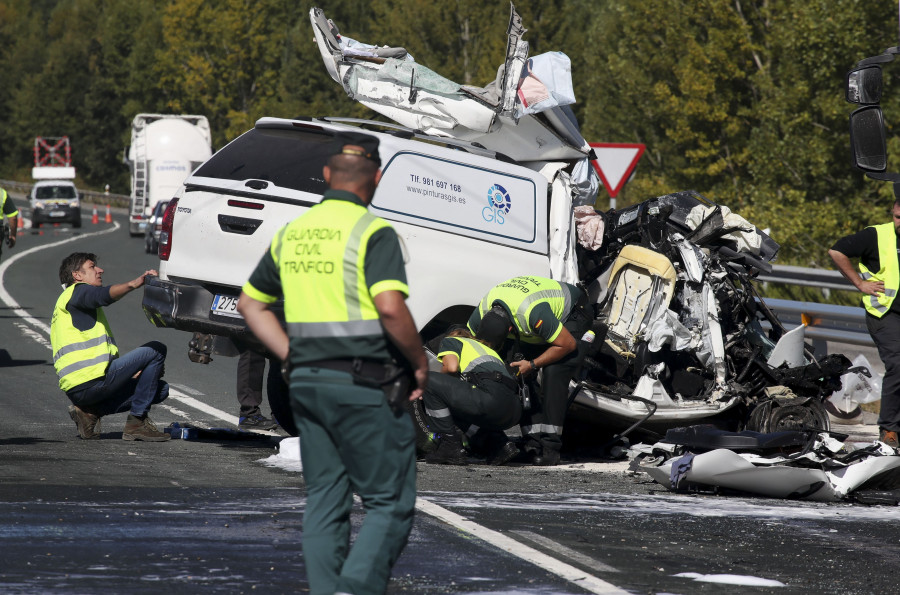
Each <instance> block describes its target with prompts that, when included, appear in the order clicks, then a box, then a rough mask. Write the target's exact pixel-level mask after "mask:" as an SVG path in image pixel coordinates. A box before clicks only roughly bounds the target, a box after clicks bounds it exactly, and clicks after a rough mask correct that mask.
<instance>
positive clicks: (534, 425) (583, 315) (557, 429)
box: [520, 300, 593, 453]
mask: <svg viewBox="0 0 900 595" xmlns="http://www.w3.org/2000/svg"><path fill="white" fill-rule="evenodd" d="M589 312H590V308H588V305H587V300H580V301H579V303H578V305H577V306H576V307H575V309H574V310H573V311H572V313H571V314H569V316H568V317H567V318H566V320H565V321H564V322H563V326H564V327H565V328H566V330H567V331H569V333H571V334H572V336H573V337H575V342H576V345H577V347H576V349H575V351H572V352H571V353H568V354H567V355H566V356H565V357H563V358H562V359H560V360H558V361H556V362H553V363H552V364H550V365H548V366H546V367H544V369H543V370H542V378H541V391H540V394H539V395H537V397H538V398H534V397H532V399H531V410H530V411H527V412H525V413H523V414H522V421H521V426H522V434H523V435H524V436H526V443H525V450H528V451H532V452H536V453H539V452H543V451H544V450H554V451H556V452H559V451H560V450H562V431H563V424H564V423H565V421H566V411H567V410H568V408H569V381H570V380H572V377H573V376H575V373H576V372H577V371H578V369H579V368H580V367H581V362H582V361H583V360H584V356H585V354H586V353H587V346H586V345H585V344H584V343H583V342H582V341H581V338H582V337H583V336H584V334H585V333H586V332H587V331H588V330H590V328H591V323H592V320H593V316H591V314H590V313H589ZM520 348H521V349H522V353H523V355H524V356H525V359H534V358H535V357H538V356H539V355H540V354H541V353H543V352H544V351H545V350H546V349H547V346H546V345H530V344H526V343H522V344H521V346H520Z"/></svg>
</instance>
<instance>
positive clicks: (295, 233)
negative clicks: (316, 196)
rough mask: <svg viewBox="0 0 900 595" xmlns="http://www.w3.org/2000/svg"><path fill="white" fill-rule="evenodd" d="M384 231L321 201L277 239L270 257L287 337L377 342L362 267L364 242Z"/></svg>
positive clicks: (360, 212) (358, 212) (344, 206)
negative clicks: (277, 277)
mask: <svg viewBox="0 0 900 595" xmlns="http://www.w3.org/2000/svg"><path fill="white" fill-rule="evenodd" d="M388 226H389V224H388V223H387V221H384V220H383V219H380V218H379V217H376V216H375V215H373V214H372V213H370V212H369V211H368V210H367V209H366V208H365V207H364V206H362V205H359V204H356V203H353V202H350V201H346V200H327V201H324V202H322V203H321V204H319V205H317V206H315V207H313V208H311V209H310V210H309V211H307V212H306V213H305V214H304V215H302V216H301V217H298V218H297V219H295V220H294V221H292V222H291V223H289V224H288V225H287V226H286V227H284V228H283V229H282V230H281V231H280V232H279V233H278V235H277V236H276V238H275V240H274V241H273V242H272V247H271V254H272V258H273V259H274V261H275V264H276V265H277V266H278V270H279V272H280V276H281V284H282V289H283V292H284V317H285V320H286V322H287V330H288V335H289V336H290V337H293V338H301V339H318V338H359V337H376V336H378V337H382V338H383V336H384V333H383V330H382V326H381V321H380V319H379V316H378V310H377V309H376V308H375V302H374V300H373V299H372V296H371V295H370V293H369V288H368V286H367V285H366V278H365V261H366V250H367V246H368V242H369V238H370V237H372V234H374V233H375V232H376V231H378V230H379V229H382V228H383V227H388Z"/></svg>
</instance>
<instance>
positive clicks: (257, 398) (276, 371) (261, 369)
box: [237, 351, 297, 436]
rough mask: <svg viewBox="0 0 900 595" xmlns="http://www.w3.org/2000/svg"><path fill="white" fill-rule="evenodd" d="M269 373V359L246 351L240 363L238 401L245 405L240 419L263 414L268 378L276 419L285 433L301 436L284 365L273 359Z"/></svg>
mask: <svg viewBox="0 0 900 595" xmlns="http://www.w3.org/2000/svg"><path fill="white" fill-rule="evenodd" d="M265 371H266V357H265V356H264V355H261V354H259V353H257V352H255V351H243V352H241V355H240V357H239V358H238V364H237V400H238V403H240V405H241V411H240V414H239V415H240V417H248V416H250V415H255V414H257V413H261V411H260V409H259V406H260V405H261V404H262V399H263V395H262V387H263V377H264V376H265V379H266V393H267V394H268V396H269V408H270V409H271V410H272V416H273V417H274V418H275V421H276V422H278V425H280V426H281V427H282V428H283V429H284V430H286V431H287V432H288V433H289V434H291V435H292V436H296V435H297V426H296V425H295V424H294V418H293V415H292V413H291V404H290V400H289V398H288V386H287V384H286V383H285V381H284V379H283V378H282V377H281V363H280V362H279V361H278V360H276V359H271V360H269V373H268V375H266V374H265Z"/></svg>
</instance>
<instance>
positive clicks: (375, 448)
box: [291, 367, 416, 595]
mask: <svg viewBox="0 0 900 595" xmlns="http://www.w3.org/2000/svg"><path fill="white" fill-rule="evenodd" d="M291 406H292V408H293V412H294V420H295V421H296V423H297V428H298V429H299V431H300V459H301V461H302V462H303V476H304V479H305V481H306V490H307V501H306V512H305V513H304V515H303V557H304V563H305V565H306V573H307V578H308V580H309V586H310V592H311V593H313V594H314V595H315V594H319V593H320V594H323V595H324V594H326V593H327V594H328V595H332V594H333V593H335V592H345V593H353V594H354V595H366V594H369V593H371V594H373V595H374V594H379V595H380V594H382V593H384V592H385V590H386V589H387V583H388V581H389V580H390V577H391V567H392V566H393V565H394V562H396V560H397V558H398V557H399V556H400V552H401V551H403V548H404V547H405V546H406V540H407V538H408V537H409V532H410V530H411V529H412V521H413V512H414V510H415V504H416V452H415V444H414V442H415V435H414V431H413V426H412V421H411V420H410V417H409V415H407V414H405V413H402V412H401V413H400V414H399V415H395V414H394V413H393V412H392V411H391V408H390V407H389V406H388V405H387V401H386V400H385V397H384V393H383V392H382V391H380V390H377V389H372V388H367V387H363V386H358V385H355V384H353V380H352V378H351V376H350V375H349V374H347V373H344V372H338V371H334V370H326V369H320V368H304V367H298V368H296V369H294V370H293V371H292V373H291ZM353 492H356V493H357V494H358V495H359V497H360V499H361V500H362V503H363V507H364V508H365V511H366V516H365V519H364V521H363V523H362V526H361V527H360V529H359V532H358V534H357V536H356V540H355V541H354V543H353V548H350V510H351V508H352V507H353Z"/></svg>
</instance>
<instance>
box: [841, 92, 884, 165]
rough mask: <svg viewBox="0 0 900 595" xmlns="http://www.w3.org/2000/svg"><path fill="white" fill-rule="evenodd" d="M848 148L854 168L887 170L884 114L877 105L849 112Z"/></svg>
mask: <svg viewBox="0 0 900 595" xmlns="http://www.w3.org/2000/svg"><path fill="white" fill-rule="evenodd" d="M850 150H851V152H852V154H853V167H855V168H856V169H858V170H861V171H864V172H876V173H882V172H884V171H886V170H887V142H886V135H885V131H884V114H882V112H881V108H880V107H878V106H877V105H867V106H864V107H861V108H859V109H856V110H854V111H853V113H852V114H850Z"/></svg>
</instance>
